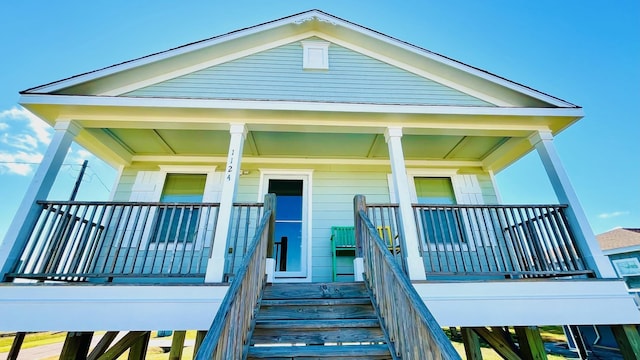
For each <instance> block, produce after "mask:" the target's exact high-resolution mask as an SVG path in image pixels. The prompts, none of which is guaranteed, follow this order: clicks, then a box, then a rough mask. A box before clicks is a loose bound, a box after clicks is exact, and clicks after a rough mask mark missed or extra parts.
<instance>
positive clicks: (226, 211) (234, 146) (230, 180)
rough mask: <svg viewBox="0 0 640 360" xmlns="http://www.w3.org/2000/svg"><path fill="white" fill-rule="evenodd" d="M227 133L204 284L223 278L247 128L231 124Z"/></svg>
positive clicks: (242, 125)
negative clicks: (220, 183) (213, 232)
mask: <svg viewBox="0 0 640 360" xmlns="http://www.w3.org/2000/svg"><path fill="white" fill-rule="evenodd" d="M229 132H230V133H231V141H230V142H229V154H228V155H227V166H226V167H225V168H224V174H223V176H224V179H223V180H222V194H221V196H220V210H219V212H218V223H217V225H216V232H215V235H214V238H213V249H212V250H211V257H210V258H209V261H208V263H207V273H206V276H205V282H222V280H223V277H224V260H225V255H226V253H227V251H226V247H227V237H228V235H229V227H230V226H231V211H232V210H233V202H234V200H235V198H236V191H237V188H238V179H239V178H240V162H241V160H242V148H243V146H244V140H245V138H246V137H247V128H246V127H245V125H244V124H231V128H230V130H229Z"/></svg>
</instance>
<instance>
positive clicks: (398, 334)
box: [355, 200, 461, 360]
mask: <svg viewBox="0 0 640 360" xmlns="http://www.w3.org/2000/svg"><path fill="white" fill-rule="evenodd" d="M356 201H357V200H356ZM355 214H356V219H355V220H356V237H359V238H360V239H357V240H359V241H358V242H359V244H360V245H361V250H360V251H361V254H362V257H363V263H364V278H365V284H366V285H367V287H368V288H369V290H370V291H371V293H372V295H373V298H372V302H373V305H374V307H376V311H377V312H378V314H379V316H380V320H381V325H382V326H383V330H384V331H385V333H386V335H387V336H388V340H389V341H390V342H391V345H392V346H390V348H391V349H392V350H393V351H395V354H394V355H395V356H396V357H398V358H402V359H444V360H454V359H455V360H460V359H461V358H460V355H459V354H458V353H457V352H456V350H455V349H454V347H453V345H452V344H451V341H450V340H449V339H448V338H447V336H446V335H445V333H444V331H442V328H441V327H440V325H439V324H438V322H437V321H436V319H435V318H434V317H433V315H432V314H431V312H430V311H429V309H428V308H427V306H426V305H425V303H424V302H423V301H422V299H421V298H420V295H418V293H417V292H416V290H415V288H414V287H413V285H412V284H411V282H410V280H409V278H408V277H407V275H406V274H405V273H404V272H402V270H401V269H400V266H398V264H397V262H396V261H395V259H394V258H393V256H392V255H391V253H390V252H389V250H388V248H387V246H386V244H385V243H384V241H383V240H382V239H381V238H380V235H379V233H378V230H377V229H376V228H375V226H374V225H373V223H372V222H371V220H369V217H368V216H367V213H366V212H365V211H364V210H356V212H355Z"/></svg>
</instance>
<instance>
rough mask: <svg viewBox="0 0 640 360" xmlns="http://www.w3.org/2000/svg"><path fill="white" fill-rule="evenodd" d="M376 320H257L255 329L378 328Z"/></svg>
mask: <svg viewBox="0 0 640 360" xmlns="http://www.w3.org/2000/svg"><path fill="white" fill-rule="evenodd" d="M379 326H380V324H379V323H378V319H349V320H343V319H328V320H257V321H256V327H262V328H265V329H279V328H283V327H284V328H296V329H322V328H340V327H342V328H350V327H379Z"/></svg>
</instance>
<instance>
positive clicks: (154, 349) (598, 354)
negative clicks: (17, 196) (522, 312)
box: [0, 330, 622, 360]
mask: <svg viewBox="0 0 640 360" xmlns="http://www.w3.org/2000/svg"><path fill="white" fill-rule="evenodd" d="M124 334H125V333H124V332H123V333H122V335H124ZM543 334H544V330H543ZM3 335H4V336H3V337H4V338H5V339H7V338H10V339H13V337H12V336H7V335H9V334H3ZM122 335H121V336H122ZM153 335H154V336H155V335H156V334H155V332H154V334H153ZM52 336H57V337H58V338H60V339H61V340H60V341H58V342H55V343H51V344H46V345H40V346H35V347H32V348H23V349H22V350H21V351H20V356H19V357H18V360H54V359H58V357H59V355H60V352H61V351H62V345H63V342H64V336H59V335H52ZM99 340H100V336H99V335H98V336H95V338H94V339H93V341H92V346H93V345H95V343H97V342H98V341H99ZM26 342H28V340H27V339H25V343H26ZM193 345H194V340H193V338H189V334H188V335H187V339H185V349H184V352H183V356H182V358H183V359H185V360H186V359H188V360H191V359H192V356H193V352H192V351H193V350H192V349H193ZM453 345H454V347H455V348H456V350H457V351H458V352H459V353H460V354H461V356H462V358H464V346H463V345H462V343H461V342H456V341H454V342H453ZM170 347H171V337H170V336H169V337H161V338H158V337H152V338H151V340H150V342H149V351H148V355H147V360H166V359H168V357H169V353H168V351H169V348H170ZM545 349H546V350H547V353H548V354H549V360H560V359H578V355H577V354H576V353H575V352H573V351H571V350H569V349H568V347H567V343H566V342H565V341H545ZM2 351H4V352H2ZM7 354H8V349H6V350H5V349H4V348H2V349H0V360H6V359H7ZM482 354H483V358H484V360H494V359H495V360H499V359H501V358H500V357H499V356H498V355H497V354H496V353H495V352H494V351H493V350H491V349H489V348H485V347H483V348H482ZM121 358H122V359H126V354H124V355H123V356H121ZM592 358H593V359H607V360H618V359H620V360H622V356H621V355H620V353H618V352H616V351H611V350H607V349H595V350H594V352H593V353H592Z"/></svg>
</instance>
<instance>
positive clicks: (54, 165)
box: [0, 120, 80, 281]
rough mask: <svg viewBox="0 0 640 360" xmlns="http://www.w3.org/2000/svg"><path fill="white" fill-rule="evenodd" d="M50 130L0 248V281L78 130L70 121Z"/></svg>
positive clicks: (36, 213)
mask: <svg viewBox="0 0 640 360" xmlns="http://www.w3.org/2000/svg"><path fill="white" fill-rule="evenodd" d="M54 129H55V133H54V134H53V138H52V139H51V143H50V144H49V147H48V148H47V151H46V152H45V154H44V157H43V158H42V162H41V163H40V166H38V169H37V170H36V172H35V174H34V175H33V179H32V180H31V184H29V187H28V188H27V192H26V194H25V196H24V198H23V199H22V203H21V204H20V207H18V211H17V212H16V215H15V216H14V218H13V221H12V222H11V225H9V229H8V230H7V234H6V236H5V238H4V241H3V242H2V245H1V246H0V281H2V280H3V279H5V277H6V274H7V273H8V272H10V271H11V268H12V267H13V265H14V263H15V262H16V260H17V259H18V257H19V256H20V253H21V252H22V248H23V247H24V245H25V243H26V241H27V239H28V238H29V235H30V232H31V230H32V227H33V226H34V222H35V221H37V219H38V216H39V214H40V207H39V206H38V205H37V204H36V201H37V200H46V199H47V196H48V195H49V192H50V191H51V187H52V186H53V183H54V181H55V179H56V175H57V174H58V171H60V167H61V166H62V162H63V161H64V158H65V156H66V155H67V152H68V151H69V147H70V146H71V143H72V141H73V139H74V138H75V136H76V135H77V134H78V132H79V131H80V126H79V125H78V124H76V123H75V122H72V121H71V120H59V121H57V122H56V124H55V126H54Z"/></svg>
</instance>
